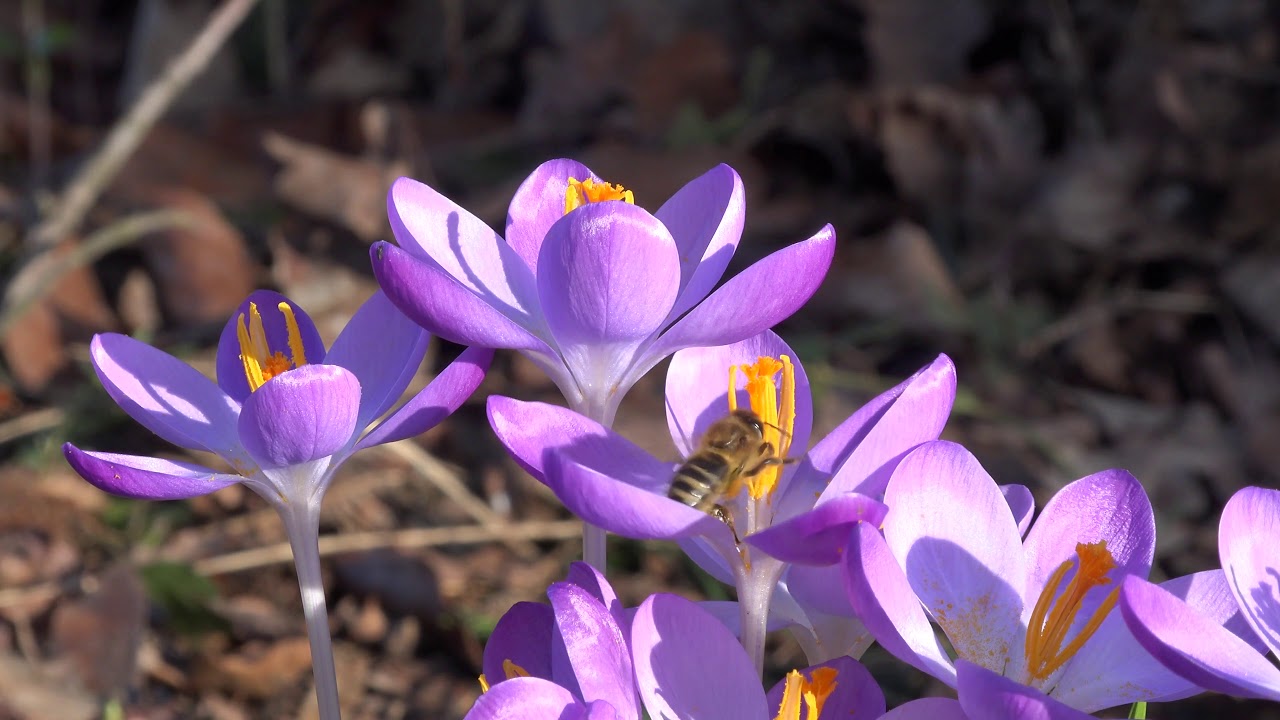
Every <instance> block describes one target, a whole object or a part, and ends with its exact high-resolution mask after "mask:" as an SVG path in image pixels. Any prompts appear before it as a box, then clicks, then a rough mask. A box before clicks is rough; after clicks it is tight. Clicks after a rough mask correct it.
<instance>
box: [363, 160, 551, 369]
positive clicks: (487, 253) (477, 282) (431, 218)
mask: <svg viewBox="0 0 1280 720" xmlns="http://www.w3.org/2000/svg"><path fill="white" fill-rule="evenodd" d="M387 219H388V220H390V221H391V231H392V232H393V233H394V234H395V236H396V242H398V243H399V244H400V247H402V248H404V249H405V250H408V251H409V252H410V253H412V254H413V255H415V256H416V257H419V258H422V259H424V260H427V261H428V262H430V263H431V264H432V265H434V266H435V267H438V268H440V269H441V270H443V271H444V272H445V273H446V274H447V275H449V276H450V277H452V278H453V279H454V280H456V281H457V282H458V284H460V285H462V286H463V287H465V288H467V289H468V290H470V291H471V292H472V293H474V294H475V295H476V296H477V297H479V298H481V299H483V300H484V301H485V302H487V303H488V304H489V305H491V306H493V307H494V308H496V309H498V310H500V311H501V312H502V314H504V315H506V316H507V317H509V318H511V319H513V320H515V321H516V322H519V323H520V324H521V325H523V326H525V327H536V326H538V325H539V321H538V317H539V312H538V301H537V298H538V295H537V291H536V290H535V289H534V288H535V285H534V280H533V271H532V270H531V269H530V268H529V266H528V265H526V264H525V262H524V261H523V260H522V259H521V257H520V255H519V254H518V253H517V252H516V250H515V248H513V247H511V246H510V245H508V244H507V243H505V242H503V240H502V238H501V237H499V236H498V234H497V233H495V232H494V231H493V230H491V229H490V228H489V226H488V225H485V224H484V222H483V221H481V220H480V219H479V218H477V217H476V216H474V215H472V214H471V213H469V212H467V211H466V210H465V209H463V208H462V206H460V205H458V204H457V203H455V202H453V201H452V200H450V199H449V198H447V197H445V196H444V195H441V194H440V193H438V192H436V191H435V190H434V189H432V188H431V187H429V186H427V185H424V184H422V183H420V182H418V181H417V180H412V179H410V178H400V179H399V180H396V181H395V182H394V183H392V184H391V189H390V190H389V191H388V192H387ZM428 329H429V328H428ZM471 344H477V345H479V344H481V343H471Z"/></svg>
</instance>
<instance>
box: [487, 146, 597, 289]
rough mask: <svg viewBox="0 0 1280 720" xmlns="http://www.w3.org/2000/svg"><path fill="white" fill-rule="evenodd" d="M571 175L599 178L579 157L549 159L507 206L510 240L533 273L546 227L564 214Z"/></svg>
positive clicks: (536, 268) (577, 178)
mask: <svg viewBox="0 0 1280 720" xmlns="http://www.w3.org/2000/svg"><path fill="white" fill-rule="evenodd" d="M569 178H573V179H574V180H577V181H579V182H581V181H583V180H587V179H591V180H594V181H597V182H598V181H599V180H600V178H599V177H597V176H596V174H595V173H593V172H591V170H590V169H589V168H588V167H587V166H586V165H583V164H582V163H580V162H578V161H577V160H566V159H564V158H560V159H556V160H548V161H546V162H544V163H542V164H541V165H539V166H538V167H536V168H534V170H533V172H532V173H529V177H527V178H525V179H524V182H522V183H520V187H519V188H517V189H516V194H515V195H514V196H513V197H512V198H511V205H510V206H509V207H508V208H507V230H506V233H504V235H505V236H506V238H507V244H509V245H510V246H511V249H512V250H514V251H515V252H516V254H517V255H519V256H520V257H521V258H523V259H524V261H525V264H527V265H528V266H529V269H530V270H531V271H532V272H533V274H534V276H537V274H538V252H539V250H541V248H542V241H543V239H544V238H546V236H547V231H548V230H550V229H551V226H552V225H554V224H555V223H556V221H557V220H559V219H560V218H562V217H564V201H565V194H566V193H567V192H568V190H569Z"/></svg>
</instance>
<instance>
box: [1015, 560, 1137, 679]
mask: <svg viewBox="0 0 1280 720" xmlns="http://www.w3.org/2000/svg"><path fill="white" fill-rule="evenodd" d="M1076 557H1077V558H1078V560H1079V562H1078V563H1075V562H1074V561H1072V560H1067V561H1065V562H1063V563H1062V564H1061V565H1059V566H1058V569H1057V570H1054V571H1053V575H1051V576H1049V580H1048V581H1047V582H1045V584H1044V590H1042V591H1041V592H1040V599H1039V600H1037V601H1036V607H1035V609H1034V610H1032V611H1031V619H1030V620H1029V621H1028V622H1027V643H1026V655H1027V672H1028V673H1029V674H1030V675H1031V677H1032V678H1034V679H1036V680H1040V681H1043V680H1045V679H1046V678H1048V677H1049V676H1050V675H1052V674H1053V672H1054V671H1055V670H1057V669H1058V668H1060V667H1062V665H1063V663H1065V662H1066V661H1068V660H1070V659H1071V658H1072V657H1073V656H1074V655H1075V654H1076V653H1077V652H1079V651H1080V648H1082V647H1084V644H1085V643H1086V642H1088V641H1089V638H1091V637H1093V634H1094V633H1095V632H1097V631H1098V627H1099V626H1100V625H1102V621H1103V620H1105V619H1106V617H1107V614H1108V613H1110V612H1111V609H1112V608H1114V607H1115V605H1116V599H1117V598H1119V596H1120V588H1115V589H1113V590H1112V591H1111V592H1110V593H1109V594H1108V595H1107V598H1106V599H1105V600H1103V601H1102V604H1101V605H1099V606H1098V609H1097V610H1094V611H1093V615H1091V616H1090V617H1089V621H1088V622H1087V623H1085V625H1084V627H1082V628H1080V632H1078V633H1076V636H1075V637H1074V638H1072V639H1071V642H1069V643H1066V645H1065V646H1064V645H1063V642H1064V641H1065V640H1066V639H1067V632H1068V631H1069V630H1070V629H1071V625H1072V623H1073V622H1074V621H1075V619H1076V616H1077V615H1079V614H1080V610H1081V608H1082V606H1083V604H1084V598H1085V595H1086V594H1087V593H1088V592H1089V591H1090V590H1092V589H1093V588H1095V587H1098V586H1100V585H1106V584H1107V583H1109V582H1111V581H1110V580H1109V579H1108V578H1107V573H1109V572H1111V571H1112V570H1114V569H1115V567H1116V561H1115V558H1114V557H1112V556H1111V553H1110V552H1109V551H1108V550H1107V541H1106V540H1099V541H1098V542H1096V543H1076ZM1073 564H1076V566H1077V567H1076V574H1075V577H1073V578H1071V582H1070V583H1068V584H1067V587H1066V589H1065V590H1063V591H1062V594H1061V595H1058V586H1059V585H1061V584H1062V578H1063V577H1065V576H1066V574H1067V571H1068V570H1070V569H1071V566H1072V565H1073ZM1055 595H1056V596H1057V601H1056V602H1055V601H1054V596H1055ZM1050 604H1052V605H1053V609H1052V610H1050V609H1049V605H1050Z"/></svg>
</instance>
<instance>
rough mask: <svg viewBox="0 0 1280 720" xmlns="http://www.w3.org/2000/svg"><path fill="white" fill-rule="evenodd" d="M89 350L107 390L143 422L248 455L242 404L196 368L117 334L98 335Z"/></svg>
mask: <svg viewBox="0 0 1280 720" xmlns="http://www.w3.org/2000/svg"><path fill="white" fill-rule="evenodd" d="M89 354H90V356H91V357H92V359H93V369H94V370H95V371H96V372H97V373H98V379H99V380H101V381H102V386H103V387H104V388H106V390H107V394H108V395H110V396H111V399H112V400H115V401H116V404H117V405H119V406H120V408H121V409H123V410H124V411H125V412H126V413H128V414H129V417H131V418H133V419H134V420H137V421H138V422H139V423H140V424H141V425H142V426H143V427H145V428H147V429H148V430H150V431H151V432H153V433H155V434H156V435H159V436H160V437H161V438H163V439H164V440H167V441H168V442H171V443H173V444H174V445H178V446H180V447H185V448H191V449H193V450H208V451H209V452H213V453H217V454H219V455H221V456H222V457H224V458H226V459H228V460H234V459H237V458H239V457H242V456H243V454H244V451H243V450H242V449H241V447H240V439H239V437H237V435H236V420H237V418H238V416H239V415H240V404H239V403H237V402H236V401H235V400H232V399H231V398H230V397H228V396H227V394H226V393H225V392H223V391H222V389H221V388H219V387H218V386H217V385H215V384H214V383H213V382H212V381H211V380H209V378H207V377H205V376H204V375H201V374H200V373H199V372H198V371H197V370H196V369H195V368H193V367H191V366H190V365H187V364H186V363H184V362H182V361H181V360H178V359H177V358H175V357H173V356H172V355H170V354H168V353H166V352H162V351H160V350H157V349H155V348H153V347H151V346H150V345H147V344H146V343H142V342H139V341H137V340H134V339H133V338H131V337H129V336H128V335H119V334H117V333H101V334H99V335H95V336H93V342H92V343H90V344H89Z"/></svg>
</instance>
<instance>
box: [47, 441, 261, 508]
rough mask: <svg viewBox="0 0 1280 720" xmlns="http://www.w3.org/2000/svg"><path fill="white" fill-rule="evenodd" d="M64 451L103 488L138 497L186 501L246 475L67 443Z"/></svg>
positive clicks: (82, 473)
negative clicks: (87, 449) (105, 451)
mask: <svg viewBox="0 0 1280 720" xmlns="http://www.w3.org/2000/svg"><path fill="white" fill-rule="evenodd" d="M62 454H63V455H64V456H65V457H66V458H67V463H68V464H70V465H71V468H72V469H73V470H75V471H76V472H77V473H79V474H80V477H82V478H84V479H85V480H88V481H89V483H90V484H91V485H93V486H94V487H97V488H99V489H101V490H105V491H106V492H109V493H111V494H112V495H120V496H122V497H128V498H136V499H138V500H183V499H186V498H193V497H198V496H200V495H207V494H209V493H211V492H213V491H214V490H221V489H222V488H224V487H226V486H228V485H233V484H235V483H237V482H240V481H241V480H244V478H242V477H240V476H239V475H231V474H227V473H220V472H218V471H216V470H211V469H209V468H207V467H203V466H201V465H196V464H195V463H186V462H178V461H176V460H165V459H163V458H154V457H145V456H142V455H117V454H115V453H102V452H85V451H84V450H81V449H80V448H77V447H76V446H74V445H72V444H71V443H66V444H64V445H63V446H62Z"/></svg>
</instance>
